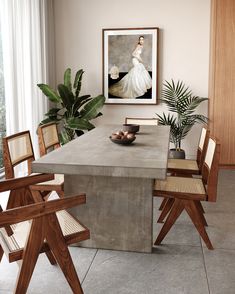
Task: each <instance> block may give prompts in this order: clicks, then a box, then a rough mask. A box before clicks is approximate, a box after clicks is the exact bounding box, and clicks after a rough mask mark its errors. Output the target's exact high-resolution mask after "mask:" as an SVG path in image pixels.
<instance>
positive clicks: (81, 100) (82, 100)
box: [73, 95, 92, 114]
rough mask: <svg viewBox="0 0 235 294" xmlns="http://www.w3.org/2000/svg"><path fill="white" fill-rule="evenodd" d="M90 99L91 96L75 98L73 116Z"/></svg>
mask: <svg viewBox="0 0 235 294" xmlns="http://www.w3.org/2000/svg"><path fill="white" fill-rule="evenodd" d="M90 97H91V95H84V96H80V97H76V98H75V102H74V105H73V114H75V113H76V112H77V111H78V110H79V108H80V107H81V106H82V105H83V104H84V103H86V102H88V101H90V100H91V99H92V98H90Z"/></svg>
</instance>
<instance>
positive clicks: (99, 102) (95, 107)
mask: <svg viewBox="0 0 235 294" xmlns="http://www.w3.org/2000/svg"><path fill="white" fill-rule="evenodd" d="M104 102H105V97H104V96H103V95H99V96H97V97H95V98H93V99H92V100H91V101H89V102H88V103H87V104H86V105H85V106H84V108H83V109H82V110H81V112H80V113H81V117H82V118H84V119H86V120H90V119H93V118H96V117H97V115H98V113H99V112H100V110H101V109H102V107H103V105H104Z"/></svg>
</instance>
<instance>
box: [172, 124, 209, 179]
mask: <svg viewBox="0 0 235 294" xmlns="http://www.w3.org/2000/svg"><path fill="white" fill-rule="evenodd" d="M203 129H204V130H206V136H205V140H204V144H203V148H201V147H200V146H199V143H200V139H201V136H200V138H199V142H198V148H197V156H196V162H197V165H198V170H191V169H178V168H167V171H168V172H169V173H171V174H172V175H175V176H189V177H191V176H192V175H196V174H201V171H202V165H203V162H204V159H205V156H206V150H207V145H208V141H209V135H210V131H209V130H208V129H207V128H205V127H203V128H202V130H203ZM201 135H202V132H201ZM185 160H187V159H185Z"/></svg>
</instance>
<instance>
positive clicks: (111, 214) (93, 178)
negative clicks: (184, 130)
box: [32, 125, 170, 252]
mask: <svg viewBox="0 0 235 294" xmlns="http://www.w3.org/2000/svg"><path fill="white" fill-rule="evenodd" d="M120 129H121V126H118V125H105V126H99V127H97V128H95V129H93V130H92V131H89V132H87V133H86V134H84V135H82V136H81V137H78V138H77V139H75V140H73V141H71V142H69V143H68V144H66V145H64V146H63V147H61V148H58V149H56V150H54V151H53V152H50V153H49V154H47V155H45V156H43V157H41V158H40V159H38V160H36V161H34V162H33V163H32V169H33V172H42V173H54V174H64V175H65V181H64V189H65V195H71V194H73V195H75V194H79V193H86V197H87V201H86V204H84V205H80V206H79V207H75V208H73V209H72V210H71V212H72V213H73V215H74V216H76V217H77V218H78V219H79V220H80V221H81V222H82V223H83V224H85V225H86V226H87V227H88V228H89V229H90V233H91V238H90V240H87V241H85V242H81V243H80V244H79V245H80V246H83V247H90V248H102V249H112V250H125V251H135V252H151V251H152V227H153V197H152V191H153V185H154V181H155V179H165V177H166V170H167V158H168V148H169V133H170V128H169V127H168V126H140V131H139V133H137V134H136V140H135V141H134V142H133V143H132V144H130V145H119V144H115V143H113V142H111V140H110V139H109V136H110V135H111V134H112V133H113V132H115V131H118V130H120Z"/></svg>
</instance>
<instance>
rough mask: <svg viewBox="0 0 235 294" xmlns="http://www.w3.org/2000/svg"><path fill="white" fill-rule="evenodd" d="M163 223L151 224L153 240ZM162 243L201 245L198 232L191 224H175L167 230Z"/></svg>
mask: <svg viewBox="0 0 235 294" xmlns="http://www.w3.org/2000/svg"><path fill="white" fill-rule="evenodd" d="M162 225H163V224H154V225H153V242H155V240H156V238H157V236H158V234H159V232H160V230H161V228H162ZM162 244H163V245H164V244H168V245H169V244H176V245H189V246H199V247H200V246H201V242H200V237H199V234H198V232H197V230H196V228H195V227H194V225H192V224H175V225H173V227H172V228H171V230H170V231H169V232H168V234H167V235H166V237H165V238H164V240H163V241H162Z"/></svg>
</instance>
